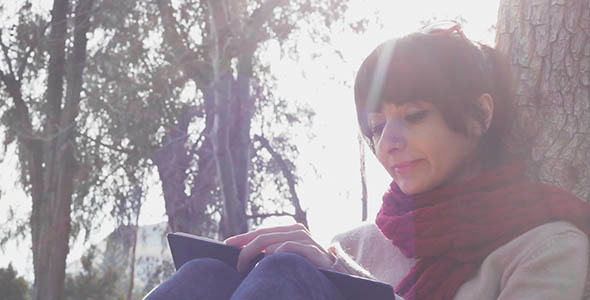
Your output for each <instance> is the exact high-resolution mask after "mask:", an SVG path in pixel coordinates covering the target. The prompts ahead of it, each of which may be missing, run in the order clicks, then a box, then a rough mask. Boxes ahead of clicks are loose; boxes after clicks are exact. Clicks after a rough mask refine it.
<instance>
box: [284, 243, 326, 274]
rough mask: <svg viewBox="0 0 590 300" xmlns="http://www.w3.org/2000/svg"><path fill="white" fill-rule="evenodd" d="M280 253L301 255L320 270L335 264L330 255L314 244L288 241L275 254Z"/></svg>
mask: <svg viewBox="0 0 590 300" xmlns="http://www.w3.org/2000/svg"><path fill="white" fill-rule="evenodd" d="M279 252H291V253H295V254H298V255H301V256H303V257H305V258H306V259H307V260H309V261H310V262H311V263H312V264H314V265H315V266H316V267H318V268H323V269H327V268H329V267H330V266H332V264H333V263H334V261H333V260H332V256H330V254H328V253H327V252H325V251H323V250H322V249H320V248H319V247H317V246H316V245H313V244H301V243H297V242H292V241H288V242H284V243H283V244H281V245H280V246H279V247H277V249H276V250H275V252H274V253H279Z"/></svg>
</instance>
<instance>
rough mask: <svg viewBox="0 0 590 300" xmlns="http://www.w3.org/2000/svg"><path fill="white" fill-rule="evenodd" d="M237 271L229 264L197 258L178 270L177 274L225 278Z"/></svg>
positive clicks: (211, 259)
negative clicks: (226, 275)
mask: <svg viewBox="0 0 590 300" xmlns="http://www.w3.org/2000/svg"><path fill="white" fill-rule="evenodd" d="M233 272H235V270H234V269H233V268H231V267H230V266H229V265H228V264H226V263H224V262H222V261H220V260H217V259H213V258H196V259H193V260H190V261H187V262H186V263H184V264H183V265H182V267H180V269H178V272H177V273H180V274H182V275H183V276H191V277H193V276H196V275H199V274H201V275H202V274H208V275H209V276H223V275H224V274H227V273H233Z"/></svg>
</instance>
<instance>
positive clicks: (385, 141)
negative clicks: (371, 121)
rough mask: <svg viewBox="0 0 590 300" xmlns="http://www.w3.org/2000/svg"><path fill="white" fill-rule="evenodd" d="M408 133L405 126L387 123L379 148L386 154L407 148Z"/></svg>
mask: <svg viewBox="0 0 590 300" xmlns="http://www.w3.org/2000/svg"><path fill="white" fill-rule="evenodd" d="M405 134H406V131H405V129H404V128H403V125H400V124H395V122H387V124H386V126H385V128H384V129H383V134H382V135H381V139H380V141H379V144H380V145H379V146H380V148H382V150H384V151H385V152H386V153H390V152H394V151H401V150H404V149H405V148H406V145H407V141H406V137H405Z"/></svg>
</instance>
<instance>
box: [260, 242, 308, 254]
mask: <svg viewBox="0 0 590 300" xmlns="http://www.w3.org/2000/svg"><path fill="white" fill-rule="evenodd" d="M289 242H296V243H299V244H302V245H315V242H314V241H313V240H297V241H286V242H281V243H276V244H272V245H270V246H268V247H266V248H264V253H266V254H272V253H276V252H277V249H278V248H279V247H281V246H283V245H284V244H285V243H289Z"/></svg>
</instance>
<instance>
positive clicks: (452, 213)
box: [376, 164, 590, 300]
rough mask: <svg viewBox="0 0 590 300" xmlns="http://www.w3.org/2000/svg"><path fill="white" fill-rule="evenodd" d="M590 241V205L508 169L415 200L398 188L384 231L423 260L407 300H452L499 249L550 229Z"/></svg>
mask: <svg viewBox="0 0 590 300" xmlns="http://www.w3.org/2000/svg"><path fill="white" fill-rule="evenodd" d="M557 220H563V221H569V222H571V223H573V224H574V225H576V226H577V227H579V228H580V229H582V230H583V231H584V232H586V234H589V233H590V205H588V204H587V203H584V202H582V201H581V200H580V199H578V198H577V197H576V196H575V195H573V194H571V193H568V192H566V191H564V190H562V189H560V188H557V187H553V186H549V185H542V184H533V183H529V182H528V181H527V180H526V178H525V176H524V175H523V172H522V168H520V167H519V166H517V165H516V166H515V165H510V164H509V165H505V166H502V167H499V168H497V169H494V170H491V171H488V172H486V173H484V174H482V175H480V176H478V177H477V178H474V179H471V180H468V181H466V182H463V183H460V184H452V185H448V186H444V187H441V188H438V189H435V190H433V191H429V192H426V193H423V194H419V195H414V196H409V195H406V194H404V193H403V192H401V190H400V189H399V187H398V186H397V185H396V184H395V183H392V184H391V186H390V189H389V190H388V192H387V193H386V194H385V195H384V196H383V204H382V206H381V209H380V211H379V213H378V214H377V220H376V223H377V226H378V227H379V229H380V230H381V231H382V232H383V234H385V236H386V237H387V238H389V239H390V240H392V242H393V244H394V245H395V246H397V247H398V248H399V249H400V250H401V251H402V252H403V253H404V255H405V256H407V257H410V258H417V259H419V260H418V262H417V263H416V265H415V266H414V267H413V268H412V269H411V270H410V272H409V273H408V274H407V275H406V276H405V277H404V278H403V279H402V281H401V282H400V283H399V285H398V286H397V287H396V288H395V291H396V293H397V294H399V295H401V296H402V297H404V298H405V299H406V300H413V299H434V300H435V299H453V298H454V296H455V294H456V293H457V290H458V288H459V287H460V286H461V285H462V284H463V283H464V282H465V281H466V280H468V279H469V278H470V277H471V276H473V275H474V273H475V272H476V270H477V269H478V268H479V266H480V264H481V263H482V261H483V260H484V259H485V258H486V257H487V256H488V255H489V254H490V253H491V252H493V251H494V250H495V249H497V248H498V247H500V246H502V245H504V244H506V243H507V242H509V241H510V240H512V239H514V238H515V237H517V236H519V235H520V234H522V233H524V232H526V231H528V230H530V229H532V228H534V227H536V226H539V225H541V224H544V223H547V222H551V221H557Z"/></svg>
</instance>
